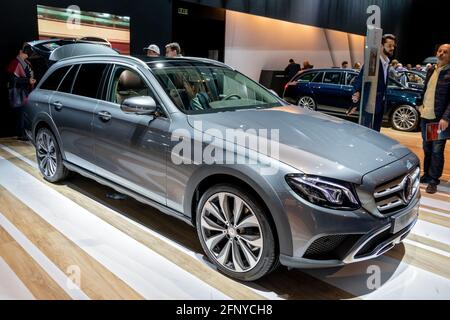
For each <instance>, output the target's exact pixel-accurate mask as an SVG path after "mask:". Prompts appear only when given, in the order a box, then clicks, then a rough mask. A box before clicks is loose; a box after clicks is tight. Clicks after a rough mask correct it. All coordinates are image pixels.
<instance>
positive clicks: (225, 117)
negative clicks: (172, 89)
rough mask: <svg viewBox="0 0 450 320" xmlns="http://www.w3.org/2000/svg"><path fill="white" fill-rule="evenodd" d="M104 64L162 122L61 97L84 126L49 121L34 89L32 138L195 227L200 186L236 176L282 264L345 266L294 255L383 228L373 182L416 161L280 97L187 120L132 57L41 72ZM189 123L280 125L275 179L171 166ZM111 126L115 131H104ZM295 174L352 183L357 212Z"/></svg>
mask: <svg viewBox="0 0 450 320" xmlns="http://www.w3.org/2000/svg"><path fill="white" fill-rule="evenodd" d="M192 60H194V59H192ZM105 61H107V62H108V63H110V64H118V65H122V66H127V67H129V68H132V69H133V70H136V71H137V72H139V74H141V75H142V76H143V77H144V78H145V80H146V82H147V84H148V85H149V86H150V88H151V90H152V92H153V93H154V95H155V97H156V98H157V99H156V100H157V101H158V103H159V104H160V107H161V108H162V111H163V116H162V117H156V118H155V117H154V116H147V115H142V116H138V115H127V114H125V113H123V112H122V111H121V110H120V109H119V108H118V105H113V104H111V103H108V102H104V101H98V100H93V101H88V100H86V99H82V98H80V97H75V96H72V97H65V98H64V99H63V97H62V96H61V97H59V96H58V99H59V98H61V100H64V101H61V102H62V103H63V104H66V103H67V104H70V103H71V100H72V99H73V100H77V99H78V101H77V105H78V106H79V108H80V110H82V112H85V121H83V123H84V124H80V120H79V118H78V116H76V117H75V116H74V115H70V114H68V113H67V114H66V113H63V112H61V113H60V114H58V115H57V116H55V112H54V111H53V110H51V106H49V104H50V105H51V103H52V102H53V101H54V98H55V97H57V96H55V95H52V94H51V93H49V92H48V91H45V90H40V89H39V87H38V88H37V90H35V91H34V92H33V93H32V94H31V95H30V99H29V105H28V107H27V108H26V124H27V133H28V134H29V136H30V138H31V139H32V140H33V139H34V137H35V134H36V128H37V127H38V126H40V125H41V124H42V123H44V122H45V123H47V124H48V125H49V126H50V127H51V128H52V130H53V131H54V133H55V135H56V138H57V140H58V142H59V144H60V145H61V149H62V154H63V158H64V160H65V163H66V165H67V166H68V167H69V168H70V169H72V170H76V171H78V172H80V173H82V174H85V175H89V176H91V177H93V178H95V179H97V180H98V181H101V182H102V183H105V184H108V185H110V186H112V187H115V188H116V189H117V190H120V191H122V192H129V193H130V194H132V195H133V196H135V197H136V198H137V199H138V200H141V201H143V202H146V203H150V204H152V205H154V206H155V207H157V208H158V209H161V210H163V211H164V212H166V213H169V214H172V215H174V216H177V217H178V218H182V219H183V220H185V221H188V222H191V223H192V224H194V223H195V222H194V221H195V219H192V216H193V202H194V201H195V199H196V196H197V195H196V189H197V187H198V186H199V184H200V183H201V182H202V181H203V180H204V179H207V178H208V177H211V176H214V175H222V176H224V175H225V176H232V177H235V178H238V179H240V180H242V181H244V182H245V183H247V184H248V185H250V186H251V187H252V188H253V189H254V190H255V191H256V192H257V193H258V195H259V196H260V197H261V199H264V200H265V205H266V206H267V207H268V209H269V211H270V213H271V219H272V220H273V223H274V225H275V231H276V234H277V238H278V245H279V250H280V257H281V262H282V263H283V264H285V265H288V266H297V267H310V266H312V267H317V266H319V267H321V266H332V265H340V264H343V262H342V261H315V260H314V261H309V260H307V259H304V258H302V255H303V254H304V252H305V250H306V248H308V246H309V245H310V244H311V243H312V242H313V241H314V240H315V239H318V238H319V237H320V236H322V235H327V234H358V235H364V234H367V233H369V232H373V231H374V230H377V229H379V228H382V227H385V226H388V225H390V224H391V223H392V219H391V217H390V216H381V215H380V214H379V212H377V210H376V209H374V205H373V202H374V200H373V196H372V195H373V191H374V186H376V185H378V184H379V183H381V182H383V181H386V180H389V179H392V178H393V177H397V176H399V175H402V174H405V173H407V172H408V171H409V170H410V169H411V166H418V164H419V160H418V158H417V157H416V156H415V155H413V154H412V153H411V152H410V151H409V150H408V149H406V148H405V147H403V146H401V145H399V144H398V143H397V142H395V141H394V140H391V139H389V138H387V137H385V136H383V135H381V134H379V133H376V132H374V131H372V130H369V129H366V128H363V127H361V126H358V125H355V124H352V123H350V122H346V121H343V120H340V119H337V118H334V117H330V116H326V115H323V114H320V113H316V112H311V111H307V110H304V109H302V108H298V107H295V106H289V105H287V104H286V103H285V102H284V101H282V100H279V102H280V107H277V108H272V109H267V110H242V111H234V112H221V113H211V114H203V115H186V114H184V113H183V112H181V111H180V110H178V108H177V107H176V106H175V105H174V104H173V102H172V101H171V100H170V98H169V97H168V96H167V95H166V94H165V92H164V89H163V88H162V87H161V86H160V84H159V83H158V81H157V80H156V78H155V76H154V75H153V74H152V71H151V70H150V68H149V67H148V66H147V65H146V64H145V63H144V62H142V61H140V60H138V59H135V58H131V57H125V56H113V55H111V56H91V57H89V56H86V57H77V58H72V59H66V60H62V61H60V62H58V63H57V64H56V65H54V66H53V67H52V68H51V69H50V70H49V72H48V73H47V74H50V73H51V72H52V71H53V70H54V69H56V68H58V67H60V66H63V65H71V64H74V63H83V62H90V63H92V62H105ZM194 61H195V60H194ZM199 61H203V62H204V61H207V60H204V59H199ZM207 62H208V63H211V64H215V65H220V66H223V65H222V64H219V63H216V62H213V61H207ZM44 80H45V77H44ZM68 96H70V95H68ZM50 97H52V98H50ZM46 101H48V102H47V103H46ZM89 110H92V111H89ZM101 111H107V112H109V113H110V114H111V122H110V121H108V122H107V123H104V122H102V121H101V120H100V119H99V117H98V114H99V112H101ZM75 118H76V119H75ZM89 119H90V120H89ZM196 120H202V121H203V129H204V130H206V129H208V128H215V129H218V130H225V129H226V128H239V127H240V128H243V127H244V128H253V129H271V128H273V129H279V130H280V156H279V159H273V158H268V159H267V160H268V161H270V162H272V164H274V165H275V166H278V168H279V170H278V173H277V174H276V175H271V176H268V175H261V174H260V172H259V164H256V165H214V166H211V165H205V164H199V165H194V164H182V165H175V164H174V163H172V161H170V151H171V150H172V147H173V146H174V144H175V143H176V142H174V141H171V135H172V133H173V132H174V130H177V129H180V128H181V129H184V130H185V131H186V132H188V133H189V135H190V136H195V135H194V128H193V122H194V121H196ZM61 123H66V124H67V125H65V126H66V127H71V128H73V130H72V132H71V133H70V134H68V132H65V131H64V126H62V125H61ZM113 124H114V130H111V127H112V126H113ZM89 126H91V127H90V128H89ZM69 132H70V131H69ZM295 173H298V174H300V173H307V174H312V175H319V176H323V177H330V178H334V179H339V180H342V181H347V182H351V183H355V184H357V185H358V187H357V193H358V195H359V196H360V197H361V199H362V202H363V203H362V204H363V207H362V208H360V209H358V210H355V211H337V210H331V209H325V208H322V207H318V206H315V205H312V204H311V203H308V202H307V201H305V200H303V199H302V198H300V197H299V196H298V195H297V194H296V193H295V192H294V191H293V190H292V188H291V187H290V186H289V185H288V184H287V182H286V180H285V176H286V175H287V174H295ZM419 198H420V192H417V193H416V194H415V195H414V199H413V200H412V201H411V203H410V205H409V206H408V207H407V208H405V209H403V210H402V212H403V213H407V214H409V215H411V216H412V217H414V214H412V213H415V212H416V211H417V205H418V199H419ZM410 212H411V214H410ZM408 223H411V221H408Z"/></svg>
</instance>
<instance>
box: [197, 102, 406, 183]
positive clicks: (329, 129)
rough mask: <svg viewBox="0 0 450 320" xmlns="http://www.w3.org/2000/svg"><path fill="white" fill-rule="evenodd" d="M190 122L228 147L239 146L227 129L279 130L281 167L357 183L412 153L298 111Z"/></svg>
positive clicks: (360, 130)
mask: <svg viewBox="0 0 450 320" xmlns="http://www.w3.org/2000/svg"><path fill="white" fill-rule="evenodd" d="M198 121H200V122H198ZM188 122H189V124H190V125H191V126H192V127H193V128H194V129H195V130H198V131H202V132H203V133H205V132H206V131H207V130H209V129H215V130H209V131H208V132H207V133H208V134H211V135H212V136H214V137H215V138H223V139H225V140H226V141H227V142H235V141H232V138H231V139H230V138H229V137H227V134H226V133H227V132H226V130H227V129H242V130H244V131H245V130H249V129H254V130H256V132H259V130H263V129H267V130H268V131H269V133H268V136H269V137H270V136H271V135H270V130H279V142H280V143H279V155H278V160H279V161H281V162H283V163H285V164H287V165H290V166H291V167H293V168H295V169H297V170H300V171H302V172H304V173H307V174H311V175H318V176H324V177H330V178H335V179H340V180H345V181H349V182H353V183H360V182H361V181H362V177H363V176H364V175H365V174H367V173H369V172H371V171H374V170H376V169H378V168H381V167H383V166H386V165H388V164H390V163H392V162H394V161H397V160H399V159H401V158H403V157H405V156H406V155H408V154H409V153H410V151H409V150H408V149H407V148H406V147H404V146H402V145H401V144H399V143H398V142H397V141H395V140H392V139H390V138H388V137H386V136H384V135H382V134H380V133H378V132H376V131H373V130H370V129H367V128H365V127H363V126H359V125H357V124H354V123H351V122H349V121H345V120H341V119H338V118H335V117H331V116H328V115H324V114H321V113H318V112H314V111H309V110H305V109H303V108H300V107H297V106H283V107H276V108H270V109H259V110H238V111H228V112H218V113H207V114H201V115H189V116H188ZM195 122H197V123H195ZM200 123H201V128H200V127H199V126H198V124H200ZM218 132H220V135H219V134H218ZM244 147H247V148H249V146H244ZM250 149H253V148H251V147H250ZM253 150H254V149H253ZM254 151H258V152H261V151H260V150H254ZM262 153H264V152H262ZM269 156H270V155H269Z"/></svg>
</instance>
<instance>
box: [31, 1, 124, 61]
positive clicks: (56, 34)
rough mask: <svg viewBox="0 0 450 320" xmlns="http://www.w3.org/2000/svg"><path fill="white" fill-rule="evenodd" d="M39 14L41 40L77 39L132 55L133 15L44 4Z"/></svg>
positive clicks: (39, 8)
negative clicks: (131, 26) (131, 16)
mask: <svg viewBox="0 0 450 320" xmlns="http://www.w3.org/2000/svg"><path fill="white" fill-rule="evenodd" d="M37 17H38V29H39V39H40V40H45V39H53V38H58V39H77V40H80V41H86V42H89V43H97V44H101V45H105V46H109V47H111V48H113V49H115V50H117V51H119V52H120V53H122V54H130V17H127V16H118V15H114V14H110V13H99V12H90V11H82V10H81V9H80V7H78V6H70V7H67V8H56V7H48V6H43V5H38V6H37ZM49 49H50V48H49Z"/></svg>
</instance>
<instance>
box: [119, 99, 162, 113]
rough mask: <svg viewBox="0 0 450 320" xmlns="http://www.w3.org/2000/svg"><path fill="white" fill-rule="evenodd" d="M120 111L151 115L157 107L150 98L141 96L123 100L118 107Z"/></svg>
mask: <svg viewBox="0 0 450 320" xmlns="http://www.w3.org/2000/svg"><path fill="white" fill-rule="evenodd" d="M120 109H121V110H122V111H123V112H125V113H134V114H139V115H152V114H155V113H156V109H157V106H156V101H155V99H153V98H152V97H148V96H141V97H131V98H128V99H125V100H124V101H123V102H122V104H121V105H120Z"/></svg>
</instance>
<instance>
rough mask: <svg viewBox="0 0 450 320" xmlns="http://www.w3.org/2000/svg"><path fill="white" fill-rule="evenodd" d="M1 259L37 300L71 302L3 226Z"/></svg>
mask: <svg viewBox="0 0 450 320" xmlns="http://www.w3.org/2000/svg"><path fill="white" fill-rule="evenodd" d="M0 257H2V258H3V260H4V261H5V262H6V263H7V264H8V265H9V267H10V268H11V269H12V270H13V271H14V273H15V274H16V275H17V277H18V278H19V279H20V280H21V281H22V283H23V284H24V285H25V286H26V287H27V288H28V290H30V292H31V293H32V294H33V296H34V297H35V298H36V299H40V300H70V297H69V295H68V294H67V293H66V292H65V291H64V290H63V289H62V288H61V287H60V286H58V284H57V283H56V282H55V281H54V280H53V279H52V278H51V277H50V276H49V275H48V274H47V272H46V271H45V270H43V269H42V267H41V266H39V265H38V264H37V263H36V261H34V260H33V258H32V257H31V256H30V255H29V254H28V253H27V252H26V251H25V250H24V249H23V248H22V247H21V246H20V245H19V244H18V243H17V242H16V241H15V240H14V239H13V238H12V237H11V236H10V235H9V234H8V233H7V232H6V231H5V230H4V229H3V228H2V227H1V226H0Z"/></svg>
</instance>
